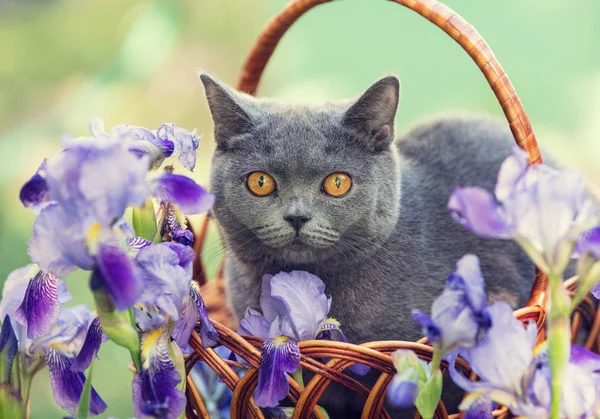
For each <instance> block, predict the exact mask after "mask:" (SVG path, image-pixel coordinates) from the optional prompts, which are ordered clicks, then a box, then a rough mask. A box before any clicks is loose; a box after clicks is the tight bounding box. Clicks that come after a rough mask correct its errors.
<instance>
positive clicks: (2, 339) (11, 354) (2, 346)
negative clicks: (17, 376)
mask: <svg viewBox="0 0 600 419" xmlns="http://www.w3.org/2000/svg"><path fill="white" fill-rule="evenodd" d="M18 349H19V343H18V341H17V336H16V335H15V331H14V329H13V328H12V323H11V320H10V317H9V316H8V315H6V316H5V317H4V320H3V322H2V330H1V331H0V352H4V360H3V361H4V364H5V365H4V371H5V373H6V375H7V376H6V377H0V380H1V381H4V380H6V379H7V378H8V379H10V377H11V376H12V374H11V370H12V365H13V361H14V360H15V357H16V356H17V350H18Z"/></svg>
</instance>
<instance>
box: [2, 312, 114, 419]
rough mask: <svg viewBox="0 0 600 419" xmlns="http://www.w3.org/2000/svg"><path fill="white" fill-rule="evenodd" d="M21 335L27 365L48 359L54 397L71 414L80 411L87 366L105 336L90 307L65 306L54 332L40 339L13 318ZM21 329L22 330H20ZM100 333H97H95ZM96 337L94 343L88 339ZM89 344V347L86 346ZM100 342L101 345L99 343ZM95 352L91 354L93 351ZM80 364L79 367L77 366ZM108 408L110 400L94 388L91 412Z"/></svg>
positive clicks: (18, 333)
mask: <svg viewBox="0 0 600 419" xmlns="http://www.w3.org/2000/svg"><path fill="white" fill-rule="evenodd" d="M12 325H13V327H14V328H15V329H16V331H17V336H20V337H19V350H20V352H21V354H22V357H23V362H24V364H25V365H29V364H33V363H34V362H36V360H37V359H39V358H42V359H44V362H45V364H46V365H47V366H48V370H49V372H50V384H51V386H52V393H53V395H54V400H56V403H58V405H59V406H61V407H62V408H63V409H65V410H66V411H67V412H69V413H70V414H72V415H74V414H75V413H76V411H77V406H78V404H79V399H80V397H81V393H82V391H83V387H84V384H85V376H84V374H83V372H82V371H83V370H85V369H86V368H87V367H89V364H90V363H91V361H92V357H93V356H95V355H96V354H97V352H98V349H99V346H100V343H101V342H102V341H103V340H105V338H104V337H103V334H102V331H101V330H100V329H99V328H94V327H93V325H94V318H93V316H92V314H91V313H90V311H89V309H88V308H87V307H85V306H83V305H79V306H75V307H70V308H64V307H63V308H62V309H61V311H60V315H59V317H58V320H57V322H56V324H55V325H54V327H53V328H52V329H51V330H50V333H48V334H46V335H44V336H42V337H40V338H38V339H36V340H30V339H27V338H26V337H25V336H26V332H23V331H22V329H24V328H25V326H22V325H20V324H19V323H18V322H15V321H13V322H12ZM19 329H21V331H20V332H19ZM94 334H97V336H94ZM88 340H92V341H95V344H94V347H92V344H90V343H87V341H88ZM86 344H87V348H86ZM96 345H97V347H95V346H96ZM78 352H79V355H77V356H76V354H77V353H78ZM90 352H91V353H92V354H93V355H92V356H88V354H89V353H90ZM74 365H78V366H79V368H73V366H74ZM105 409H106V404H105V403H104V401H103V400H102V399H101V398H100V396H99V395H98V393H97V392H96V391H95V390H94V389H92V395H91V399H90V415H91V416H94V415H98V414H100V413H102V412H103V411H104V410H105Z"/></svg>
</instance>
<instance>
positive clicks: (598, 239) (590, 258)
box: [575, 227, 600, 298]
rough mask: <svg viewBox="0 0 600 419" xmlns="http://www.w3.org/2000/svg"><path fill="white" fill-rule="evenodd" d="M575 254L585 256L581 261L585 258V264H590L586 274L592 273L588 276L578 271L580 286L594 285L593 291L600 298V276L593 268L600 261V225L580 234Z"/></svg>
mask: <svg viewBox="0 0 600 419" xmlns="http://www.w3.org/2000/svg"><path fill="white" fill-rule="evenodd" d="M575 254H576V256H578V257H583V259H582V260H581V261H584V259H585V262H587V263H584V266H585V265H588V269H587V271H588V272H586V274H591V275H589V277H588V275H586V274H584V273H583V272H581V271H579V272H578V273H579V277H580V279H579V281H580V284H581V285H580V286H583V287H584V288H586V286H589V287H592V288H591V292H592V294H593V295H594V297H596V298H600V283H598V281H599V280H600V278H599V277H598V274H596V275H594V274H593V272H592V269H591V268H592V266H593V265H597V264H598V263H599V261H600V227H595V228H592V229H590V230H588V231H586V232H584V233H582V234H581V235H580V236H579V239H578V240H577V246H576V247H575ZM590 262H591V263H590ZM588 280H590V281H591V282H590V283H589V284H587V283H586V282H587V281H588ZM586 289H589V288H586Z"/></svg>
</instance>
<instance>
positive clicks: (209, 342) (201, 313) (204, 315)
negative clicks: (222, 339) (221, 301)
mask: <svg viewBox="0 0 600 419" xmlns="http://www.w3.org/2000/svg"><path fill="white" fill-rule="evenodd" d="M190 292H191V298H192V300H193V301H194V302H195V303H196V307H197V308H198V317H199V318H200V337H201V338H202V346H204V347H205V348H206V347H208V346H214V345H216V343H217V341H218V340H219V332H217V329H215V327H214V326H213V324H212V322H211V321H210V319H209V318H208V312H207V311H206V306H205V305H204V300H203V299H202V296H201V295H200V291H199V290H198V288H197V287H196V286H195V284H194V285H192V288H191V291H190Z"/></svg>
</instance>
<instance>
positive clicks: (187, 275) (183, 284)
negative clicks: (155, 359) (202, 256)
mask: <svg viewBox="0 0 600 419" xmlns="http://www.w3.org/2000/svg"><path fill="white" fill-rule="evenodd" d="M193 259H194V250H193V249H192V248H190V247H188V246H184V245H181V244H178V243H160V244H154V245H150V246H145V247H143V248H142V249H140V250H139V252H138V253H137V255H136V258H135V263H136V266H137V270H138V272H139V276H140V278H141V280H142V283H143V291H142V293H141V295H140V298H138V302H139V303H141V304H143V305H145V306H146V307H156V309H158V311H159V314H161V315H164V316H167V317H168V318H170V319H171V320H172V321H174V322H175V327H174V329H173V333H172V337H173V339H174V340H175V342H176V343H177V344H178V345H179V346H180V347H181V348H182V349H186V348H187V346H188V341H189V338H190V334H191V333H192V329H193V328H194V326H195V325H196V322H197V321H198V318H200V335H201V337H202V344H203V345H204V346H212V345H214V344H215V343H216V341H217V340H218V338H219V335H218V333H217V331H216V329H215V328H214V326H213V325H212V323H211V322H210V320H209V319H208V314H207V312H206V307H205V305H204V301H203V300H202V297H201V296H200V292H199V290H198V287H197V285H196V284H195V283H193V282H192V261H193Z"/></svg>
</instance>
